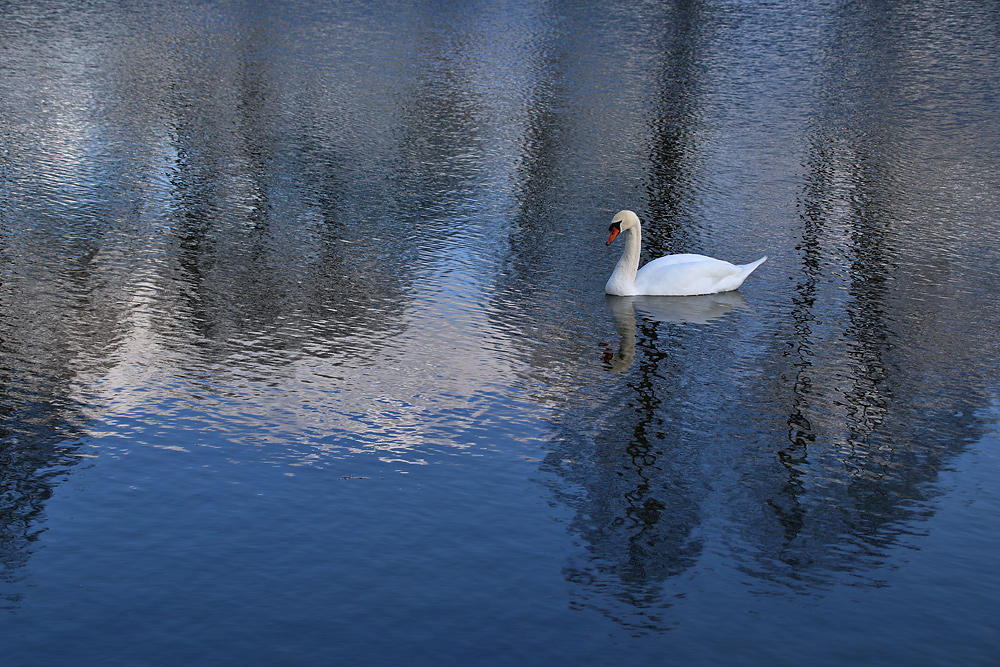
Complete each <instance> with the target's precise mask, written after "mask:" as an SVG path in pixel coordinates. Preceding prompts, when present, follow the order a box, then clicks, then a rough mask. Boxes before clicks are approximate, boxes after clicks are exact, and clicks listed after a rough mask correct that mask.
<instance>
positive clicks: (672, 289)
mask: <svg viewBox="0 0 1000 667" xmlns="http://www.w3.org/2000/svg"><path fill="white" fill-rule="evenodd" d="M766 260H767V257H761V258H760V259H758V260H757V261H755V262H751V263H750V264H742V265H736V264H731V263H729V262H725V261H722V260H721V259H714V258H712V257H706V256H705V255H693V254H683V255H667V256H666V257H660V258H659V259H654V260H653V261H651V262H649V263H648V264H646V265H645V266H643V267H642V268H641V269H639V272H638V273H637V274H636V276H635V292H634V293H635V294H637V295H650V296H654V295H660V296H695V295H698V294H715V293H717V292H729V291H731V290H734V289H738V288H739V286H740V285H742V284H743V281H744V280H746V279H747V276H749V275H750V274H751V273H753V271H754V269H756V268H757V267H758V266H760V265H761V264H763V263H764V262H765V261H766Z"/></svg>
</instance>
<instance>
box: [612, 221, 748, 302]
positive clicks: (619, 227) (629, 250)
mask: <svg viewBox="0 0 1000 667" xmlns="http://www.w3.org/2000/svg"><path fill="white" fill-rule="evenodd" d="M608 232H610V234H611V235H610V236H608V242H607V244H606V245H611V242H612V241H614V240H615V237H617V236H618V235H619V234H620V233H622V232H625V251H624V252H622V256H621V259H619V260H618V264H617V265H616V266H615V270H614V273H612V274H611V277H610V278H609V279H608V284H607V285H605V287H604V291H605V292H607V293H608V294H613V295H617V296H695V295H698V294H715V293H717V292H729V291H731V290H734V289H737V288H738V287H739V286H740V285H742V284H743V281H744V280H746V279H747V276H749V275H750V274H751V273H752V272H753V270H754V269H756V268H757V267H758V266H760V265H761V264H763V263H764V261H765V260H766V259H767V257H766V256H764V257H761V258H760V259H758V260H757V261H756V262H751V263H749V264H743V265H736V264H730V263H729V262H724V261H722V260H721V259H715V258H712V257H706V256H705V255H690V254H685V255H667V256H666V257H660V258H659V259H654V260H652V261H651V262H648V263H646V265H645V266H643V267H642V268H641V269H640V268H639V251H640V249H641V248H642V227H641V225H640V224H639V216H637V215H636V214H635V213H633V212H632V211H628V210H626V211H619V212H618V213H617V214H616V215H615V217H614V218H613V219H612V220H611V226H610V227H608Z"/></svg>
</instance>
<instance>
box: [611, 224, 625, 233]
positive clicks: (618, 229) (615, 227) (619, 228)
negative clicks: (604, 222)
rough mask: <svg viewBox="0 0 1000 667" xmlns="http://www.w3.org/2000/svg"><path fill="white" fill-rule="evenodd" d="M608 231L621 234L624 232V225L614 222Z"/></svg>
mask: <svg viewBox="0 0 1000 667" xmlns="http://www.w3.org/2000/svg"><path fill="white" fill-rule="evenodd" d="M608 231H609V232H619V233H620V232H621V231H622V223H620V222H612V223H611V224H610V225H608Z"/></svg>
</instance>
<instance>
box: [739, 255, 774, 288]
mask: <svg viewBox="0 0 1000 667" xmlns="http://www.w3.org/2000/svg"><path fill="white" fill-rule="evenodd" d="M766 261H767V255H764V256H763V257H761V258H760V259H758V260H757V261H756V262H750V263H749V264H744V265H742V266H741V267H740V272H739V273H738V274H737V276H736V280H737V281H738V282H737V283H736V287H739V286H740V285H742V284H743V281H744V280H746V279H747V276H749V275H750V274H751V273H753V272H754V269H756V268H757V267H758V266H760V265H761V264H763V263H764V262H766ZM736 287H734V288H733V289H736Z"/></svg>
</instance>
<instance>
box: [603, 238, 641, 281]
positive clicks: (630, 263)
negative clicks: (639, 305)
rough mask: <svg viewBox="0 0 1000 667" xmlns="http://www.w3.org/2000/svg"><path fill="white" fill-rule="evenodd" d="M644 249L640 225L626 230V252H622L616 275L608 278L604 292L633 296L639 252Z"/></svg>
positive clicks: (616, 267) (615, 271)
mask: <svg viewBox="0 0 1000 667" xmlns="http://www.w3.org/2000/svg"><path fill="white" fill-rule="evenodd" d="M641 248H642V231H641V229H640V228H639V226H638V225H636V226H635V227H630V228H629V229H626V230H625V250H624V251H623V252H622V256H621V258H620V259H619V260H618V264H616V265H615V270H614V273H612V274H611V277H610V278H608V284H607V285H606V286H605V288H604V291H605V292H607V293H608V294H617V295H619V296H631V295H632V291H633V289H634V285H635V274H636V272H637V271H638V270H639V251H640V249H641Z"/></svg>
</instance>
